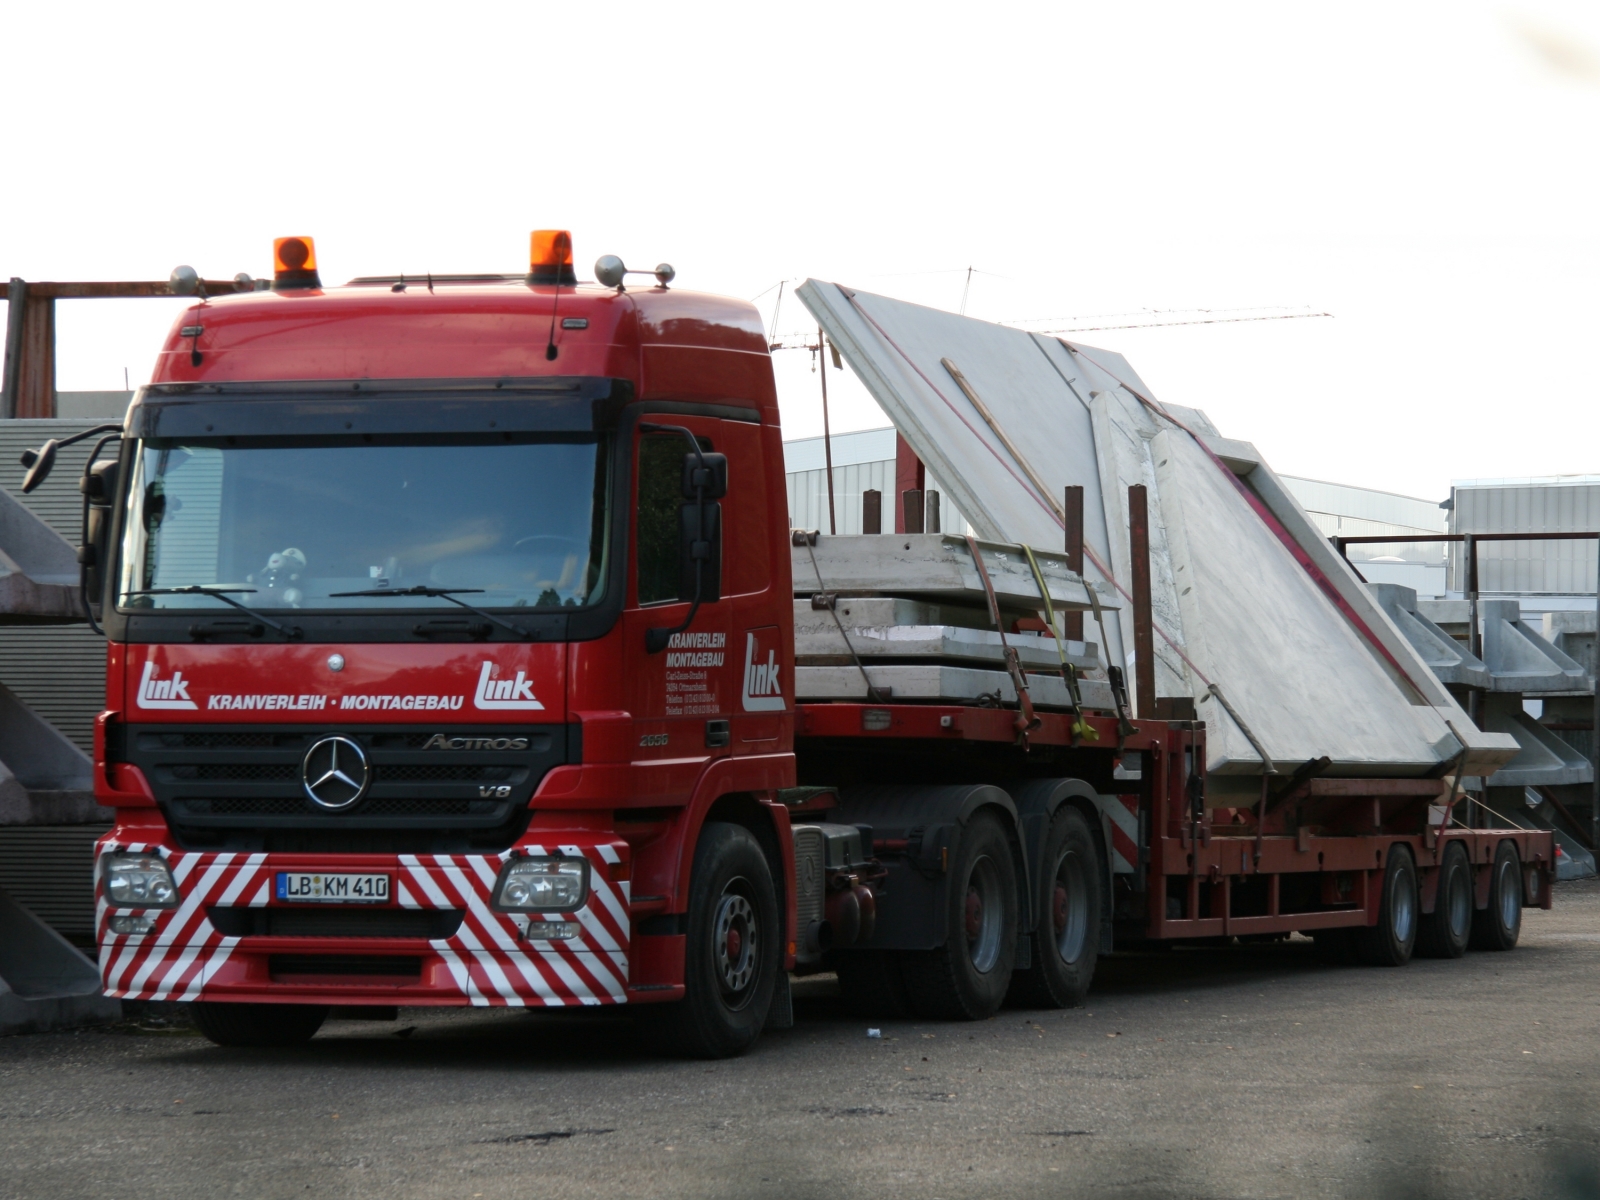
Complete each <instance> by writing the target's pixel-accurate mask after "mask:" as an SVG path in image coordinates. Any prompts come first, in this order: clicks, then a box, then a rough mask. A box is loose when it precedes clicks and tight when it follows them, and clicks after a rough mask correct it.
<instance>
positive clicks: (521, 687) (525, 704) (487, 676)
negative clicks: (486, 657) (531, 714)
mask: <svg viewBox="0 0 1600 1200" xmlns="http://www.w3.org/2000/svg"><path fill="white" fill-rule="evenodd" d="M494 673H495V664H494V663H492V662H486V663H484V664H483V671H482V673H481V674H479V676H478V691H477V694H476V695H474V696H473V697H472V706H473V707H474V708H478V709H486V710H488V709H496V710H503V709H508V708H513V709H520V710H522V711H524V712H526V711H529V710H531V709H542V708H543V707H544V705H542V704H540V703H539V701H538V700H537V699H536V698H535V697H534V694H533V684H532V683H530V682H529V681H528V673H527V672H526V671H518V672H517V677H516V678H515V679H496V678H494Z"/></svg>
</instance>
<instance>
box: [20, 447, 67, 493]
mask: <svg viewBox="0 0 1600 1200" xmlns="http://www.w3.org/2000/svg"><path fill="white" fill-rule="evenodd" d="M60 445H61V443H60V442H59V441H57V440H56V439H55V438H51V439H50V440H49V441H47V442H45V444H44V445H42V446H40V447H39V448H38V449H37V450H24V451H23V452H22V465H23V466H25V467H27V468H28V473H27V474H26V475H25V476H23V478H22V493H23V495H27V494H28V493H29V492H31V491H33V489H34V488H36V487H38V486H39V485H40V484H41V483H43V482H44V481H45V480H46V479H48V478H49V477H50V468H51V467H53V466H55V465H56V449H57V447H59V446H60Z"/></svg>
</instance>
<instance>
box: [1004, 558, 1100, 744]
mask: <svg viewBox="0 0 1600 1200" xmlns="http://www.w3.org/2000/svg"><path fill="white" fill-rule="evenodd" d="M1022 552H1023V553H1024V554H1026V555H1027V556H1028V566H1029V567H1030V568H1031V569H1032V571H1033V581H1034V582H1035V583H1037V584H1038V585H1039V595H1040V597H1041V598H1042V599H1043V600H1044V623H1045V624H1046V625H1048V626H1050V636H1051V637H1053V638H1054V639H1055V643H1056V657H1057V658H1059V659H1060V660H1061V680H1062V682H1063V683H1065V684H1066V685H1067V696H1068V697H1069V698H1070V699H1071V701H1072V723H1071V724H1070V725H1069V726H1068V727H1067V728H1068V731H1069V732H1070V733H1071V734H1072V738H1073V740H1074V741H1076V740H1077V739H1078V738H1083V739H1084V740H1085V741H1090V742H1097V741H1099V740H1100V733H1099V731H1098V730H1096V729H1095V727H1094V726H1093V725H1090V724H1089V723H1088V722H1087V721H1085V720H1084V719H1083V697H1082V696H1081V695H1080V694H1079V693H1078V669H1077V668H1076V667H1074V666H1073V665H1072V664H1071V663H1069V662H1068V661H1067V648H1066V646H1065V645H1064V644H1063V637H1062V632H1061V630H1059V629H1058V628H1056V608H1055V605H1054V604H1052V603H1051V602H1050V588H1049V585H1048V584H1046V583H1045V581H1044V572H1043V571H1041V570H1039V562H1038V560H1037V559H1035V558H1034V557H1033V547H1032V546H1030V545H1028V544H1027V543H1023V546H1022ZM1086 590H1087V588H1086Z"/></svg>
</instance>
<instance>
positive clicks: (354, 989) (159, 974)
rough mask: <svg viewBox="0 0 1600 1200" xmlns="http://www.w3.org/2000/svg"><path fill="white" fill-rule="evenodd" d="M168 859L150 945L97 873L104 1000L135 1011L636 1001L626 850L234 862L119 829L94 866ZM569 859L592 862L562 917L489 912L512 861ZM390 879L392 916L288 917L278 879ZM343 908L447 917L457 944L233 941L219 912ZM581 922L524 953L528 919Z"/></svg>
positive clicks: (278, 857)
mask: <svg viewBox="0 0 1600 1200" xmlns="http://www.w3.org/2000/svg"><path fill="white" fill-rule="evenodd" d="M114 850H126V851H132V852H135V853H144V854H159V855H160V856H161V857H162V858H164V859H165V860H166V861H167V863H168V865H169V867H170V868H171V870H172V874H173V877H174V878H175V879H176V880H177V883H178V890H179V893H180V894H181V896H182V900H181V903H180V904H179V906H178V907H176V908H173V909H169V910H164V911H161V912H160V913H159V914H158V915H157V917H156V923H155V927H154V928H153V929H152V930H151V932H149V933H146V934H136V935H129V934H118V933H114V932H112V930H111V925H110V921H111V918H112V917H113V916H118V915H128V914H132V913H134V912H138V911H145V910H135V909H127V908H113V907H112V906H110V905H109V904H108V903H107V902H106V898H105V894H104V882H103V878H102V876H103V874H104V873H103V872H102V871H101V870H99V869H98V863H97V869H96V871H95V930H96V941H97V943H98V945H99V952H100V976H101V980H102V982H103V983H104V986H105V993H106V995H108V996H113V997H118V998H121V999H126V1000H185V1001H187V1000H221V1001H232V1002H254V1003H328V1004H361V1003H370V1004H385V1005H393V1004H412V1005H429V1004H438V1005H477V1006H492V1005H509V1006H548V1007H565V1006H569V1005H596V1004H622V1003H626V1001H627V988H628V960H629V949H630V938H631V929H630V923H629V918H628V905H629V883H628V873H629V863H630V860H629V850H628V845H627V843H625V842H622V841H612V840H608V841H601V842H587V843H585V842H577V843H574V842H566V841H563V842H560V843H552V842H545V843H542V844H533V843H530V844H527V845H522V846H518V847H516V848H515V849H513V850H510V851H506V852H505V853H501V854H395V855H372V854H363V855H338V856H334V855H318V856H315V857H314V858H312V857H308V856H306V855H303V854H244V853H239V854H230V853H200V852H194V851H186V850H176V849H172V848H170V847H167V846H164V845H160V844H153V843H148V842H136V841H128V840H123V839H122V838H120V837H119V836H118V834H117V831H115V830H113V831H112V833H111V834H109V835H108V836H107V837H106V838H104V839H102V841H101V842H100V845H99V847H98V851H97V853H98V854H99V855H101V856H104V855H105V854H107V853H109V852H111V851H114ZM544 854H562V855H567V856H573V857H577V856H582V857H583V858H585V859H587V860H588V862H589V896H588V899H587V901H586V902H585V904H584V906H583V907H582V908H580V909H578V910H576V911H575V912H565V913H532V914H523V913H503V912H496V911H495V910H494V909H493V908H492V907H491V901H492V893H493V889H494V885H495V881H496V879H497V878H498V876H499V873H500V868H501V867H502V866H503V865H504V864H505V863H506V862H507V861H508V860H509V859H510V858H512V857H513V856H516V855H544ZM280 870H290V871H316V872H321V873H324V874H327V873H335V872H359V873H372V872H379V871H381V872H386V873H388V874H390V875H391V877H392V886H391V889H390V890H391V897H390V900H389V901H388V902H387V903H386V904H382V905H371V906H369V905H360V906H349V907H348V908H346V906H330V905H326V904H319V905H315V906H307V905H284V904H282V903H280V902H279V901H278V900H277V899H275V897H274V895H273V892H274V887H273V880H274V876H275V872H277V871H280ZM330 907H338V908H339V909H341V910H342V911H348V912H356V911H358V910H359V911H362V912H371V911H374V910H387V911H389V912H403V911H404V910H434V911H438V910H450V911H455V912H459V913H461V921H460V925H459V927H458V928H457V929H456V931H455V932H454V933H453V934H452V935H451V936H449V937H437V938H427V937H391V936H346V935H343V934H341V935H340V936H314V937H307V936H289V937H286V936H277V935H275V934H266V935H245V936H229V935H226V934H224V933H222V932H221V931H219V930H218V928H217V927H216V926H215V925H214V924H213V923H212V910H213V909H232V910H237V909H240V908H249V909H270V908H294V909H298V910H300V911H302V912H303V911H306V910H307V909H310V908H315V909H317V910H323V911H325V910H327V909H329V908H330ZM530 917H531V918H532V919H534V920H553V921H575V922H577V924H578V926H579V935H578V936H577V937H575V938H571V939H564V940H560V941H555V940H551V941H544V940H529V939H528V938H527V936H526V931H527V926H528V921H529V918H530Z"/></svg>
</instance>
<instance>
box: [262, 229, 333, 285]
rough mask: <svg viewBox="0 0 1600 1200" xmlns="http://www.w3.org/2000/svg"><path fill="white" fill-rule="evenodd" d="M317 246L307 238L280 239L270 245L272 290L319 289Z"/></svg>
mask: <svg viewBox="0 0 1600 1200" xmlns="http://www.w3.org/2000/svg"><path fill="white" fill-rule="evenodd" d="M321 286H322V277H321V276H320V275H318V274H317V244H316V242H314V241H312V240H311V239H310V238H308V237H281V238H278V239H277V240H275V241H274V242H273V243H272V290H273V291H275V292H281V291H285V290H287V289H290V288H319V287H321Z"/></svg>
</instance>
